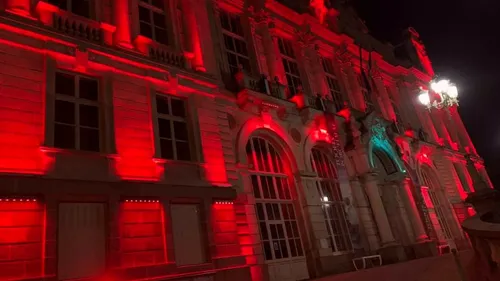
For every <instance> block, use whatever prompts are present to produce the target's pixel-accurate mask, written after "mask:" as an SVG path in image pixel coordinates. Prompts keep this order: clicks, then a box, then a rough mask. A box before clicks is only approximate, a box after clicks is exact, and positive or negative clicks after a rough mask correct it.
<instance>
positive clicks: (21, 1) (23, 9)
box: [7, 0, 34, 19]
mask: <svg viewBox="0 0 500 281" xmlns="http://www.w3.org/2000/svg"><path fill="white" fill-rule="evenodd" d="M7 12H9V13H13V14H16V15H19V16H23V17H26V18H30V19H34V18H32V17H31V7H30V0H7Z"/></svg>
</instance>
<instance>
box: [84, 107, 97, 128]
mask: <svg viewBox="0 0 500 281" xmlns="http://www.w3.org/2000/svg"><path fill="white" fill-rule="evenodd" d="M80 125H82V126H88V127H93V128H99V108H97V106H89V105H83V104H80Z"/></svg>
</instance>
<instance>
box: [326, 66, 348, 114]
mask: <svg viewBox="0 0 500 281" xmlns="http://www.w3.org/2000/svg"><path fill="white" fill-rule="evenodd" d="M321 63H322V64H323V70H324V71H325V76H326V82H327V84H328V89H329V90H330V95H331V96H332V99H333V103H334V104H335V109H336V110H337V111H340V110H342V108H344V102H343V101H344V99H343V97H342V93H341V91H340V83H339V79H338V78H337V75H335V69H334V67H333V60H332V59H331V58H322V59H321Z"/></svg>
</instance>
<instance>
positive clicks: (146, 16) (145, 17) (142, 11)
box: [139, 6, 151, 24]
mask: <svg viewBox="0 0 500 281" xmlns="http://www.w3.org/2000/svg"><path fill="white" fill-rule="evenodd" d="M139 21H142V22H146V23H149V24H151V15H150V11H149V9H147V8H145V7H142V6H139Z"/></svg>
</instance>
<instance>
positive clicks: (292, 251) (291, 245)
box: [288, 239, 297, 257]
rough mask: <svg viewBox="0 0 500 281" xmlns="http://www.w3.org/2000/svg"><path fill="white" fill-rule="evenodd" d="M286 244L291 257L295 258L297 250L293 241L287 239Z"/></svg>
mask: <svg viewBox="0 0 500 281" xmlns="http://www.w3.org/2000/svg"><path fill="white" fill-rule="evenodd" d="M288 244H289V245H290V252H291V254H292V257H296V256H297V248H296V247H295V241H294V240H293V239H288Z"/></svg>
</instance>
